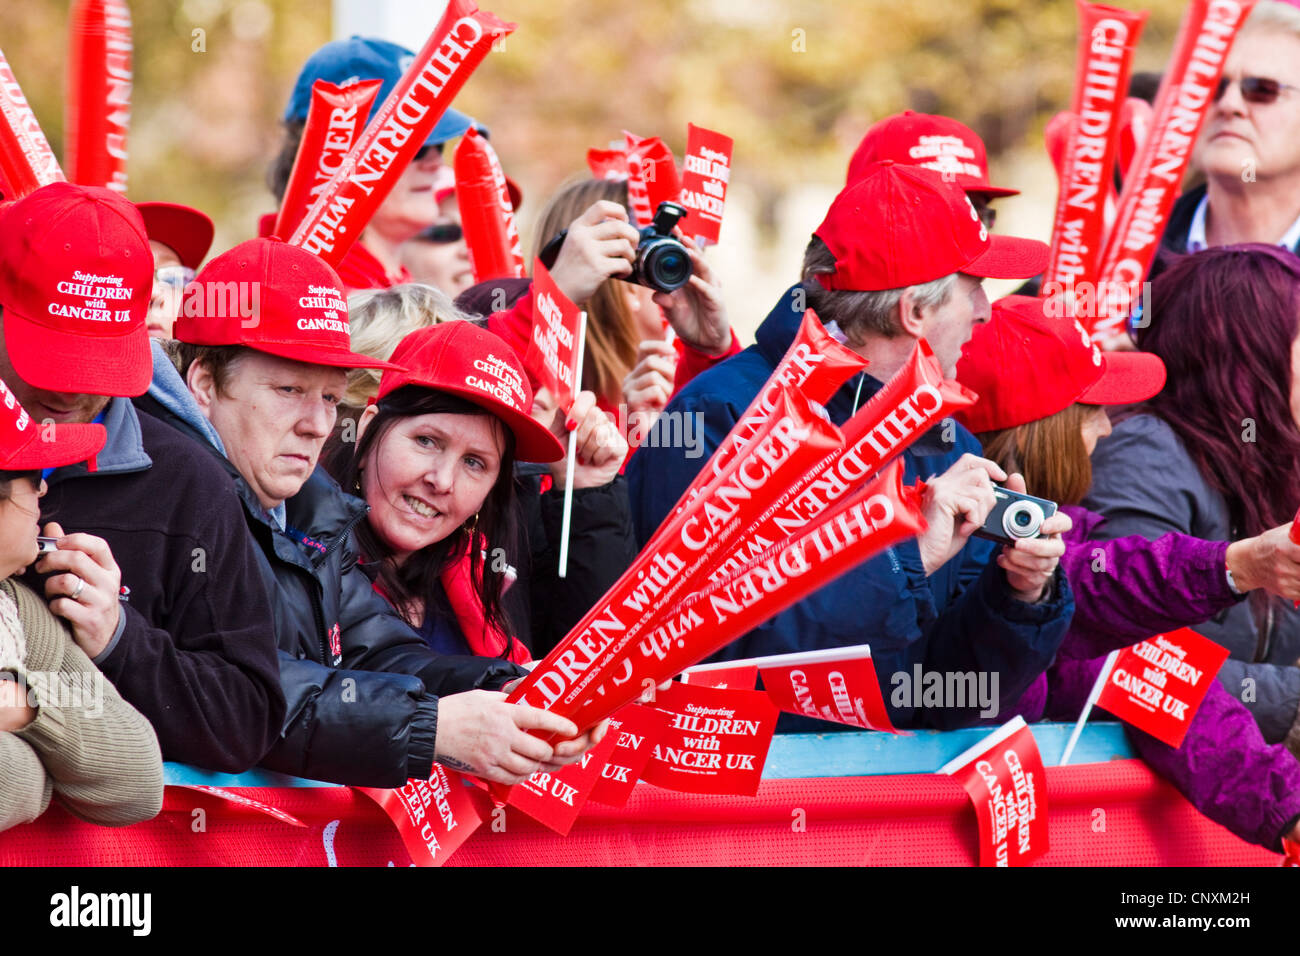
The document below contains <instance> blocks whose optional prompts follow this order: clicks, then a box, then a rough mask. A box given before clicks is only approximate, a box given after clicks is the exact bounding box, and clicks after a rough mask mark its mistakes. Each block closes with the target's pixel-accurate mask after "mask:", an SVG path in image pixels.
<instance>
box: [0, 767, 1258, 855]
mask: <svg viewBox="0 0 1300 956" xmlns="http://www.w3.org/2000/svg"><path fill="white" fill-rule="evenodd" d="M1046 775H1047V786H1046V790H1047V797H1048V801H1049V802H1050V803H1051V806H1052V818H1051V821H1050V822H1049V826H1050V830H1051V834H1050V840H1051V850H1050V851H1049V852H1048V853H1047V855H1046V856H1043V857H1041V858H1039V859H1038V860H1036V861H1035V865H1039V866H1277V865H1279V864H1280V863H1281V862H1282V857H1281V856H1279V855H1278V854H1276V853H1271V852H1269V851H1268V850H1265V849H1263V848H1261V847H1257V846H1252V845H1251V844H1248V843H1245V842H1244V841H1242V840H1240V839H1238V838H1237V837H1235V836H1233V835H1232V834H1231V833H1229V832H1228V831H1227V830H1225V829H1223V827H1221V826H1219V825H1218V824H1216V823H1212V822H1210V821H1209V820H1207V819H1206V818H1205V817H1203V816H1201V815H1200V814H1199V813H1197V811H1196V810H1195V809H1194V808H1193V807H1192V805H1191V804H1189V803H1188V802H1187V801H1186V800H1184V799H1183V797H1182V796H1181V795H1180V794H1179V793H1178V792H1177V791H1176V790H1175V789H1174V788H1173V787H1172V786H1171V785H1170V784H1168V783H1165V782H1164V781H1162V780H1160V779H1159V778H1158V777H1157V776H1156V775H1155V773H1154V772H1153V771H1151V770H1150V769H1149V768H1148V767H1147V766H1146V765H1145V764H1144V763H1142V761H1140V760H1119V761H1112V762H1110V763H1104V764H1081V765H1079V766H1071V767H1049V768H1047V771H1046ZM238 792H239V793H241V794H243V795H244V796H247V797H249V798H251V799H254V800H257V801H259V802H262V803H267V804H273V805H275V806H277V807H279V808H280V809H281V810H283V811H284V812H286V813H289V814H292V815H293V816H295V817H297V818H298V819H299V820H302V821H303V822H304V823H306V824H307V827H306V828H297V827H292V826H288V825H286V824H284V823H281V822H279V821H277V820H274V819H272V818H270V817H268V816H266V815H265V814H263V813H260V812H258V811H255V810H249V809H243V808H241V807H238V806H236V805H233V804H230V803H228V802H227V801H225V800H220V799H217V798H216V797H210V796H206V795H203V794H197V795H195V794H193V793H191V792H189V791H185V790H182V789H181V788H177V787H169V788H168V789H167V798H166V801H165V803H164V805H163V811H162V813H161V814H159V816H157V817H156V818H154V819H153V820H151V821H149V822H147V823H139V824H136V825H135V826H131V827H125V828H121V829H112V828H108V827H99V826H95V825H94V824H90V823H83V822H82V821H80V820H77V819H75V818H74V817H72V816H71V815H70V814H68V813H67V811H65V810H63V809H62V808H61V807H59V806H58V805H57V802H56V805H55V806H53V807H51V808H50V810H49V811H48V812H47V813H46V814H45V815H44V816H43V817H41V818H40V819H39V820H37V821H36V822H35V823H30V824H27V825H25V826H20V827H15V828H13V829H10V830H5V831H4V832H2V833H0V867H2V866H50V865H56V866H388V865H389V864H393V865H396V866H407V865H408V864H409V863H410V862H411V857H410V855H409V854H408V853H407V851H406V849H405V847H404V846H403V845H402V841H401V838H400V837H399V836H398V834H397V831H396V829H395V828H394V827H393V824H392V823H391V822H390V821H389V819H388V817H387V816H385V814H384V812H383V811H382V810H380V809H379V807H378V806H376V805H375V804H374V803H373V802H372V801H371V800H370V799H368V798H367V797H365V796H363V795H362V794H360V793H357V792H356V791H354V790H352V789H350V788H347V787H321V788H284V789H267V788H255V789H254V788H249V789H240V790H239V791H238ZM1098 810H1101V811H1102V812H1101V813H1100V814H1099V813H1098V812H1097V811H1098ZM196 811H202V812H201V813H199V812H196ZM978 854H979V838H978V832H977V828H976V822H975V815H974V813H972V812H971V808H970V800H969V799H968V798H967V796H966V792H965V791H964V790H963V789H962V787H961V784H959V783H958V782H957V781H955V780H953V779H951V778H949V777H941V776H937V775H934V774H915V775H906V776H887V777H824V778H817V779H796V780H765V781H763V783H762V784H761V785H760V786H759V788H758V795H757V796H756V797H735V796H717V795H713V794H686V793H674V792H673V791H670V790H661V789H659V788H657V787H651V786H648V785H645V784H642V785H640V786H638V787H637V788H636V790H635V792H633V794H632V798H631V799H630V800H629V801H628V803H627V806H625V807H608V806H601V805H599V804H596V803H591V802H589V803H588V804H587V806H586V807H585V808H584V810H583V813H582V816H581V817H580V818H579V819H578V822H577V824H576V825H575V826H574V828H573V830H572V831H571V832H570V833H569V835H568V836H567V837H561V836H559V835H558V834H556V833H553V832H552V831H550V830H548V829H546V828H545V827H543V826H542V825H541V824H539V823H536V822H535V821H533V820H530V819H528V818H527V817H525V816H524V815H522V814H519V813H518V812H516V811H513V810H507V811H506V812H504V813H501V814H497V813H495V812H494V813H493V817H492V820H491V823H490V825H489V824H485V825H484V826H481V827H479V828H478V830H477V831H476V832H475V833H474V834H473V836H471V837H470V838H469V839H468V840H467V841H465V843H464V844H463V845H462V846H461V848H460V849H459V850H458V851H457V852H456V854H455V855H454V856H452V857H451V858H450V860H449V864H450V865H452V866H638V865H640V866H674V865H679V866H781V865H802V866H863V865H867V866H974V865H975V864H976V862H977V861H978Z"/></svg>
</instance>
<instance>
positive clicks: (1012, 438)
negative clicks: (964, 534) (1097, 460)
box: [976, 402, 1097, 505]
mask: <svg viewBox="0 0 1300 956" xmlns="http://www.w3.org/2000/svg"><path fill="white" fill-rule="evenodd" d="M1096 407H1097V406H1095V405H1081V404H1079V403H1078V402H1075V403H1074V404H1072V405H1068V406H1066V407H1065V408H1063V409H1061V410H1060V411H1059V412H1057V413H1056V414H1054V415H1048V416H1047V417H1046V418H1040V419H1037V420H1036V421H1032V422H1027V423H1026V424H1024V425H1016V426H1015V427H1013V428H1003V429H999V430H998V431H991V432H982V433H981V434H979V435H977V436H976V437H977V438H979V441H980V444H981V445H983V446H984V457H985V458H988V459H989V460H990V461H995V462H997V463H998V464H999V465H1001V466H1002V470H1003V471H1005V472H1006V473H1007V474H1011V473H1012V472H1014V471H1018V472H1020V473H1021V474H1022V475H1024V476H1025V488H1026V489H1027V490H1028V492H1029V494H1031V495H1034V496H1035V497H1038V498H1048V499H1050V500H1051V501H1055V502H1056V503H1057V504H1062V505H1076V504H1078V503H1079V502H1080V501H1082V500H1083V496H1084V495H1086V494H1087V493H1088V489H1089V488H1091V487H1092V459H1091V458H1089V457H1088V449H1087V447H1086V446H1085V445H1084V444H1083V423H1084V422H1085V421H1086V420H1087V419H1088V416H1089V415H1092V414H1093V412H1094V410H1095V409H1096Z"/></svg>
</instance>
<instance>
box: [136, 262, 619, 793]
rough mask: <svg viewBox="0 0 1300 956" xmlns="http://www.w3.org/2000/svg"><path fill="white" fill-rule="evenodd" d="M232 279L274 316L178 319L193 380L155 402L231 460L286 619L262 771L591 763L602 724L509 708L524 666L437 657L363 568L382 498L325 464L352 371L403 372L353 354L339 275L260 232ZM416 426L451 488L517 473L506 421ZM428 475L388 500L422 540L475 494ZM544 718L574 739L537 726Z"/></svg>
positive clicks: (171, 384) (406, 483)
mask: <svg viewBox="0 0 1300 956" xmlns="http://www.w3.org/2000/svg"><path fill="white" fill-rule="evenodd" d="M232 273H238V274H241V275H242V276H243V277H244V278H245V279H247V280H248V281H253V282H256V283H257V284H258V287H259V288H260V289H261V296H260V311H259V313H258V315H257V316H256V319H257V320H256V321H255V322H248V321H246V320H245V319H244V318H241V317H240V316H239V315H237V314H231V313H222V312H220V311H218V313H217V314H201V315H190V314H188V313H185V314H183V315H182V316H181V317H180V318H179V319H178V321H177V323H176V329H175V334H176V338H177V339H178V340H179V341H180V343H182V344H181V345H180V346H179V348H178V354H179V358H180V375H181V376H183V380H182V379H181V377H180V376H173V377H171V378H168V375H167V373H168V372H169V371H170V369H168V368H167V367H165V366H164V367H162V368H156V369H155V375H156V376H158V379H156V381H155V386H156V387H155V388H154V389H153V391H152V392H151V395H152V396H153V398H154V402H153V403H152V404H150V405H147V406H146V407H148V409H149V410H150V411H153V412H154V413H155V414H157V415H159V417H162V418H164V420H166V421H168V422H169V423H170V424H172V425H173V426H174V427H176V428H178V429H180V430H181V431H184V432H186V433H187V434H189V435H191V436H192V437H194V438H196V439H197V440H199V441H200V442H202V443H204V444H205V445H206V446H207V447H209V448H210V449H211V450H212V452H213V454H214V455H218V456H219V457H220V460H221V461H222V462H223V464H224V465H225V467H226V469H227V471H228V472H229V473H230V475H231V479H232V481H233V483H234V492H235V493H236V494H237V495H238V497H239V498H240V501H241V503H242V504H243V506H244V510H245V516H246V518H247V520H248V528H249V532H250V534H251V535H252V537H253V540H254V541H255V542H256V543H257V545H258V549H257V551H258V555H259V557H260V558H261V563H260V570H261V572H262V575H263V578H264V580H265V581H266V584H267V588H268V591H269V593H270V594H271V599H272V604H273V606H274V611H275V626H276V641H277V644H278V646H279V651H280V681H281V683H282V685H283V687H284V693H285V697H286V699H287V700H288V701H290V703H289V706H288V716H287V719H286V722H285V726H284V728H283V731H282V733H281V735H280V737H279V739H278V740H277V742H276V744H275V746H274V747H273V748H272V749H271V751H270V753H268V754H267V755H266V756H265V757H264V758H263V760H262V765H263V766H266V767H269V768H270V769H273V770H280V771H283V772H286V773H292V774H295V775H297V776H302V777H311V778H314V779H318V780H328V781H334V782H338V783H344V784H355V785H359V786H372V787H397V786H401V785H402V784H403V783H404V782H405V781H406V780H407V779H408V778H411V777H417V778H420V779H424V778H427V777H428V776H429V774H430V773H431V772H432V766H433V763H434V761H435V760H438V761H440V762H443V763H445V764H446V765H447V766H449V767H453V768H455V769H457V770H461V771H465V772H468V773H475V774H478V775H479V776H482V777H484V778H485V779H488V780H493V781H496V782H499V783H506V784H511V783H517V782H518V781H519V780H521V779H523V778H524V777H526V776H528V775H529V774H531V773H532V772H534V771H535V770H537V769H539V768H546V769H551V770H554V769H558V768H559V767H560V766H562V765H564V764H565V763H569V762H571V761H572V760H574V759H577V757H579V756H580V755H581V754H582V752H583V751H585V750H586V749H587V748H588V747H589V746H591V745H592V744H593V743H595V742H597V741H598V740H599V738H600V736H601V733H602V732H601V731H599V730H597V731H593V732H590V733H587V734H583V735H578V733H577V728H576V727H575V726H574V725H573V724H572V723H571V722H569V721H567V720H563V719H561V718H558V717H555V716H553V715H551V714H548V713H544V712H542V711H536V710H534V709H532V708H529V707H523V706H520V705H515V704H507V703H506V702H505V695H504V694H502V693H499V692H498V690H499V688H501V687H502V686H503V685H505V684H506V683H507V682H508V681H510V680H512V679H515V678H517V677H519V676H521V675H522V674H523V673H524V672H523V671H522V670H521V669H520V668H517V667H516V666H514V665H513V664H511V663H509V662H508V661H505V660H501V659H490V658H470V657H459V658H458V657H451V656H442V655H438V654H435V653H434V652H433V651H432V650H431V649H430V648H429V646H428V645H427V644H426V643H425V642H424V641H422V640H421V639H420V638H419V636H418V635H417V634H416V633H415V632H414V631H413V630H412V629H411V628H410V627H409V626H408V625H407V624H406V623H405V622H404V621H403V620H402V619H401V618H400V617H398V616H397V614H396V613H395V612H394V611H393V609H392V607H390V606H389V605H388V604H387V603H386V602H385V601H384V599H383V598H382V597H380V596H379V595H378V594H376V593H375V592H374V590H373V589H372V587H371V582H370V579H369V578H368V577H367V576H366V575H365V573H363V571H362V569H361V568H360V567H359V566H358V563H357V554H356V551H355V550H354V548H353V545H352V533H353V529H356V528H358V527H359V526H361V525H363V523H364V519H365V515H366V507H365V505H364V504H363V503H362V502H360V501H358V500H357V499H355V498H352V497H350V496H349V495H346V494H344V493H343V492H342V491H341V490H340V489H339V487H338V485H337V484H335V483H334V481H333V480H332V479H331V478H330V477H329V476H328V475H326V474H325V472H324V471H322V470H319V469H317V468H316V462H317V459H318V458H319V457H320V453H321V449H322V447H323V446H324V444H325V440H326V438H327V437H328V436H329V434H330V430H331V429H332V428H333V426H334V421H335V418H336V416H337V413H338V404H339V402H340V400H341V399H342V398H343V394H344V389H345V387H346V384H347V378H346V370H347V369H349V368H357V367H361V368H376V369H384V370H386V371H388V372H390V373H391V372H393V371H395V369H396V366H393V365H391V364H390V363H388V362H385V361H380V360H377V359H372V358H369V357H368V356H365V355H360V354H358V353H355V352H353V351H351V346H350V342H349V339H348V332H347V329H348V319H347V306H346V303H345V302H344V301H343V299H342V297H341V294H340V285H341V283H340V282H339V278H338V276H337V274H336V273H334V272H333V270H331V269H330V267H329V266H328V265H326V264H325V263H324V262H323V261H321V260H320V259H318V258H316V257H315V256H313V255H311V254H310V253H307V252H305V251H303V250H302V249H299V248H297V247H295V246H290V245H287V244H285V243H283V242H280V241H279V240H273V239H255V240H252V241H251V242H246V243H243V244H242V245H239V246H236V247H235V248H234V249H232V250H231V251H230V252H227V253H225V254H224V255H222V256H218V257H217V258H216V259H214V260H213V261H212V262H211V263H209V264H208V266H207V267H206V268H205V269H204V270H203V271H202V272H200V273H199V275H198V276H197V277H196V278H195V280H194V285H195V286H196V287H199V288H200V290H201V291H202V290H203V288H204V287H205V286H206V285H207V284H208V283H213V284H215V283H219V282H221V281H223V280H224V279H225V278H227V277H228V276H230V275H231V274H232ZM195 300H196V301H198V302H200V303H204V304H206V303H210V302H212V301H213V300H212V298H211V297H209V296H207V295H196V296H195ZM164 400H165V401H164ZM372 417H373V416H372ZM484 420H485V421H490V418H488V417H485V419H484ZM403 436H405V438H406V439H407V440H406V442H404V445H405V448H406V454H407V455H409V456H431V457H433V458H435V459H436V460H437V461H438V462H440V469H441V470H440V471H439V474H440V475H443V476H446V477H444V478H441V479H439V481H441V482H445V483H450V482H451V481H452V478H451V477H450V476H452V475H453V474H454V475H456V476H457V479H456V480H458V481H459V480H461V478H462V477H463V476H475V477H476V480H478V481H479V482H480V483H481V484H483V485H487V486H491V485H492V484H493V482H492V480H491V479H490V478H489V477H488V475H489V472H490V470H491V469H492V468H493V467H497V468H504V469H505V470H506V471H507V473H509V468H510V458H509V448H508V447H506V446H505V445H501V444H496V443H494V442H493V438H494V437H496V434H495V431H494V430H493V429H492V428H491V427H489V428H488V429H487V430H486V431H485V432H475V431H474V430H473V429H470V430H468V431H464V430H457V429H455V428H452V427H450V426H448V425H447V424H446V423H444V424H443V425H442V426H438V425H437V423H436V422H435V423H433V424H429V423H421V425H420V427H419V428H418V429H415V430H414V431H413V432H411V433H406V432H399V433H398V436H397V437H399V438H401V437H403ZM556 447H557V448H558V445H557V446H556ZM394 460H395V461H396V460H397V459H394ZM412 471H413V469H412V468H411V467H409V466H407V467H403V468H400V469H396V470H395V471H393V473H392V475H391V476H389V477H388V478H386V480H385V482H384V483H385V485H386V486H388V485H391V486H392V487H393V489H394V490H393V492H392V494H391V495H389V496H387V497H386V498H385V503H386V504H388V506H389V513H391V514H392V515H393V516H398V517H400V520H395V521H394V527H395V528H398V529H399V530H400V533H401V534H402V535H405V536H407V537H404V538H399V540H407V539H408V538H409V536H410V535H411V534H412V532H413V531H425V530H427V529H428V528H429V527H433V528H435V529H438V528H442V527H444V526H450V524H451V522H452V521H455V520H459V516H460V515H461V514H462V512H464V511H465V510H466V509H467V508H468V507H469V504H470V502H469V501H468V499H463V498H462V497H461V496H458V495H442V494H437V493H433V492H430V491H427V490H425V489H422V488H419V487H417V486H416V484H415V482H414V480H413V479H411V477H410V475H411V473H412ZM435 486H436V487H439V488H440V487H441V485H440V484H437V483H435ZM415 540H416V542H417V543H418V542H419V541H422V540H423V539H422V538H420V537H417V538H416V539H415ZM359 705H360V706H359ZM534 728H541V729H543V730H544V731H545V732H546V734H547V736H548V737H550V739H558V740H559V741H560V742H558V743H556V744H554V745H552V744H549V743H544V742H543V741H542V740H539V739H537V738H536V737H533V736H531V735H530V734H528V733H527V730H528V729H534Z"/></svg>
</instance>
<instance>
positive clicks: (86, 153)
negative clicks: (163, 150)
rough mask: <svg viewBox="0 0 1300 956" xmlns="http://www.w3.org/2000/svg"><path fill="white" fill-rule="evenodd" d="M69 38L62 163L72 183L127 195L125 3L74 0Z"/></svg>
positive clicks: (128, 101) (128, 86)
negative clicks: (107, 189) (64, 137)
mask: <svg viewBox="0 0 1300 956" xmlns="http://www.w3.org/2000/svg"><path fill="white" fill-rule="evenodd" d="M68 38H69V44H68V92H67V109H66V115H65V118H64V135H65V136H66V140H65V142H64V147H63V159H64V163H65V165H66V166H67V167H68V170H69V172H70V173H71V174H72V181H73V182H74V183H80V184H81V185H83V186H106V187H108V188H109V189H112V190H114V191H115V192H119V193H123V194H125V193H126V134H127V129H128V127H129V126H130V123H131V11H130V10H128V9H127V7H126V4H125V3H123V2H122V0H76V2H74V3H73V5H72V12H71V14H70V15H69V32H68Z"/></svg>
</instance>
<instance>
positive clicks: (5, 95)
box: [0, 53, 66, 199]
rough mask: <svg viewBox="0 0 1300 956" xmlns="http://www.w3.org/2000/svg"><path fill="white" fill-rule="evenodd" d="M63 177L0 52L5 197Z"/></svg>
mask: <svg viewBox="0 0 1300 956" xmlns="http://www.w3.org/2000/svg"><path fill="white" fill-rule="evenodd" d="M65 178H66V177H64V175H63V170H62V169H60V168H59V161H58V160H57V159H55V158H54V151H53V150H51V149H50V144H49V142H48V141H47V140H46V139H45V134H44V133H42V132H41V125H40V124H39V123H38V122H36V115H35V114H34V113H33V112H32V108H31V107H30V106H28V105H27V97H25V96H23V91H22V87H20V86H19V85H18V80H17V79H15V78H14V71H13V70H11V69H10V68H9V62H8V61H7V60H6V59H5V56H4V54H3V53H0V180H3V181H4V182H5V183H6V185H7V187H8V188H7V189H6V190H5V199H22V198H23V197H24V196H26V195H27V194H28V193H30V192H34V191H35V190H37V189H39V188H40V187H42V186H45V185H48V184H49V183H57V182H62V181H63V180H64V179H65Z"/></svg>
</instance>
